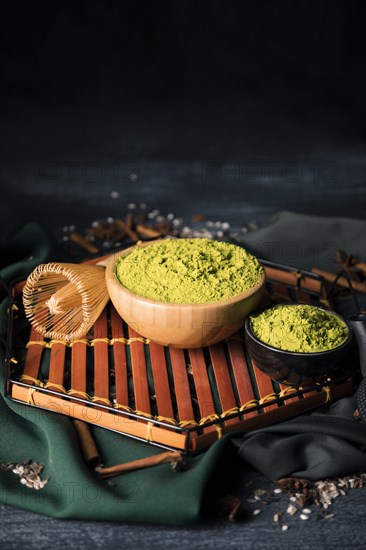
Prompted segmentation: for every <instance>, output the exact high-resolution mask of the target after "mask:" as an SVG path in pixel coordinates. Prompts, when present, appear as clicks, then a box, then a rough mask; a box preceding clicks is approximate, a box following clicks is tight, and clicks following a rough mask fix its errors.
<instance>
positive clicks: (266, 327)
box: [250, 304, 348, 353]
mask: <svg viewBox="0 0 366 550" xmlns="http://www.w3.org/2000/svg"><path fill="white" fill-rule="evenodd" d="M250 319H251V328H252V331H253V333H254V334H255V336H256V337H257V338H258V339H259V340H261V341H262V342H264V343H265V344H269V345H270V346H272V347H274V348H278V349H282V350H285V351H294V352H305V353H306V352H307V353H315V352H319V351H326V350H330V349H333V348H336V347H338V346H340V345H341V344H342V343H343V342H344V341H345V340H346V338H347V336H348V329H347V325H346V324H345V323H344V322H343V321H341V320H340V319H339V318H338V317H336V316H335V315H332V314H331V313H327V312H326V311H323V310H321V309H318V308H316V307H314V306H310V305H305V304H304V305H302V304H299V305H293V306H286V305H278V306H274V307H272V308H270V309H267V310H265V311H263V312H262V313H259V314H257V315H252V316H251V317H250Z"/></svg>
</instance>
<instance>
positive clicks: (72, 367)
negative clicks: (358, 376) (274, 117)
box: [7, 261, 353, 453]
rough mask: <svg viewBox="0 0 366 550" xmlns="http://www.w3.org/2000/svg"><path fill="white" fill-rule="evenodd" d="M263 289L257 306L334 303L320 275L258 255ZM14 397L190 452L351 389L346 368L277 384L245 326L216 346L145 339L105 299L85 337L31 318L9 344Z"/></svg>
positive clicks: (16, 316)
mask: <svg viewBox="0 0 366 550" xmlns="http://www.w3.org/2000/svg"><path fill="white" fill-rule="evenodd" d="M262 263H263V265H264V267H265V269H266V275H267V281H268V282H267V290H266V292H265V294H264V297H263V300H262V304H261V306H263V307H264V306H267V305H269V304H273V303H278V302H284V301H287V302H307V303H314V304H319V303H321V304H322V306H323V307H324V306H327V305H329V304H328V302H327V300H326V288H325V285H324V281H323V280H322V278H321V277H319V276H317V275H314V274H312V273H308V272H304V271H297V270H295V271H294V270H292V269H291V268H287V267H285V266H278V265H276V264H272V263H270V262H265V261H262ZM23 285H24V282H23V283H18V284H16V285H14V286H13V289H12V294H13V308H11V312H12V313H11V317H12V319H11V323H10V329H9V331H10V334H9V335H8V336H9V338H8V341H11V339H12V338H13V335H14V334H16V333H17V331H16V327H17V323H20V322H22V323H24V322H25V319H24V314H23V312H22V305H21V290H22V286H23ZM12 347H13V351H12V354H13V355H15V358H16V359H17V361H18V363H17V365H15V367H14V364H13V363H11V362H10V361H8V364H9V365H8V366H9V369H10V367H12V369H13V370H12V372H11V373H10V374H9V377H8V388H7V391H8V395H9V396H10V397H11V398H12V399H14V400H16V401H20V402H23V403H26V404H28V405H31V406H35V407H40V408H43V409H48V410H51V411H54V412H56V413H59V414H64V415H68V416H71V417H74V418H78V419H81V420H84V421H86V422H89V423H91V424H96V425H98V426H102V427H104V428H107V429H111V430H114V431H116V432H120V433H123V434H125V435H127V436H131V437H134V438H137V439H141V440H144V441H147V442H149V443H152V444H155V445H158V446H161V447H164V448H169V449H179V450H182V451H185V452H187V453H190V452H196V451H199V450H202V449H205V448H207V447H208V446H210V445H211V444H212V443H213V442H214V441H216V440H217V439H218V438H220V437H221V436H222V434H224V433H227V432H232V431H237V430H252V429H255V428H259V427H263V426H266V425H270V424H274V423H276V422H279V421H282V420H284V419H287V418H290V417H293V416H296V415H298V414H300V413H303V412H305V411H309V410H312V409H314V408H315V407H318V406H320V405H322V404H324V403H326V402H327V401H329V400H334V399H338V398H339V397H342V396H345V395H349V394H350V393H351V392H352V389H353V388H352V381H351V379H347V378H346V376H345V377H344V378H343V379H340V380H333V381H330V382H329V383H328V385H327V386H326V387H323V386H321V385H316V386H312V387H308V388H300V389H298V388H292V387H285V386H280V385H278V384H277V383H275V382H272V381H271V380H270V379H269V378H268V377H267V376H266V375H264V374H263V373H262V372H261V371H260V370H259V369H258V368H257V367H256V365H255V364H253V362H252V361H251V359H250V357H249V356H248V353H247V350H246V347H245V343H244V333H243V330H241V331H239V332H238V333H237V334H235V335H234V336H232V337H231V338H229V339H227V340H226V341H223V342H220V343H218V344H215V345H213V346H210V347H207V348H202V349H195V350H179V349H173V348H168V347H163V346H160V345H158V344H156V343H153V342H148V341H146V340H145V339H144V338H143V337H141V336H140V335H138V334H137V333H136V332H135V331H134V330H133V329H132V328H131V327H128V326H127V325H126V324H125V323H124V322H123V321H122V319H121V318H120V316H119V315H118V314H117V312H116V311H115V309H114V308H113V306H112V304H111V303H109V304H108V305H107V307H106V308H105V310H104V311H103V312H102V314H101V315H100V317H99V319H98V320H97V321H96V323H95V325H94V327H93V328H92V330H91V331H90V332H89V333H88V334H87V335H85V338H81V339H80V340H78V341H76V342H74V343H73V344H71V345H67V344H65V343H64V342H58V341H50V340H49V339H43V337H42V336H40V335H39V334H38V333H37V332H36V331H35V330H34V329H31V327H30V326H28V329H27V330H26V335H25V337H24V340H22V341H14V342H13V346H12Z"/></svg>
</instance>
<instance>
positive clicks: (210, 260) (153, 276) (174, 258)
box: [115, 238, 263, 304]
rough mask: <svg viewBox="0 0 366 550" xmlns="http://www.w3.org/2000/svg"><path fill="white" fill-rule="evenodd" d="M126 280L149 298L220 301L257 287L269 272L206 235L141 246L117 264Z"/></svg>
mask: <svg viewBox="0 0 366 550" xmlns="http://www.w3.org/2000/svg"><path fill="white" fill-rule="evenodd" d="M115 273H116V276H117V278H118V280H119V281H120V283H121V284H122V285H123V286H125V287H126V288H128V289H129V290H131V291H132V292H135V293H136V294H140V295H141V296H144V297H145V298H150V299H153V300H158V301H162V302H169V303H178V304H195V303H207V302H216V301H218V300H223V299H225V298H231V297H233V296H236V295H237V294H240V293H241V292H243V291H244V290H248V289H250V288H252V287H254V286H255V285H256V284H257V283H258V282H259V279H260V278H261V276H262V274H263V268H262V266H261V265H260V263H259V262H258V260H257V258H255V257H254V256H252V255H251V254H249V253H248V252H247V251H246V250H244V249H243V248H241V247H239V246H235V245H233V244H229V243H226V242H220V241H215V240H212V239H205V238H194V239H166V240H164V241H159V242H156V243H153V244H151V245H149V246H146V247H139V246H137V247H135V248H134V250H133V251H132V252H130V253H129V254H128V255H127V256H124V257H121V258H120V259H119V261H118V262H117V264H116V268H115Z"/></svg>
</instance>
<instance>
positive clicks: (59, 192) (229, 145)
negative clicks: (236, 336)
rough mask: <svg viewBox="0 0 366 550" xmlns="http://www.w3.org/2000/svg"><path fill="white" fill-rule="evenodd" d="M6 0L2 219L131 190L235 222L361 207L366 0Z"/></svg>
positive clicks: (70, 216) (159, 203)
mask: <svg viewBox="0 0 366 550" xmlns="http://www.w3.org/2000/svg"><path fill="white" fill-rule="evenodd" d="M2 10H3V13H2V17H1V33H0V40H1V62H2V70H1V75H2V79H1V80H2V85H1V88H0V95H1V108H2V118H1V149H0V155H1V159H0V160H1V173H0V182H1V186H2V189H3V194H2V197H1V209H0V215H1V218H2V224H3V231H4V232H5V234H9V233H11V232H12V231H13V230H14V229H15V228H17V227H19V226H21V225H23V224H24V223H25V222H26V221H30V220H36V221H40V222H41V223H42V224H44V225H46V226H48V227H50V228H54V227H57V226H58V225H62V224H64V223H77V224H79V225H80V226H81V227H83V226H85V225H87V224H88V223H89V222H90V221H91V220H93V219H100V218H105V217H107V216H115V215H119V213H120V212H123V211H124V209H125V208H126V204H127V203H128V202H129V201H148V202H149V204H152V205H153V206H154V207H158V208H160V209H161V210H163V211H167V212H169V211H171V210H173V212H176V213H177V214H179V215H182V216H188V217H189V216H190V215H191V214H192V213H194V212H196V211H199V212H203V213H207V214H208V215H209V216H210V217H212V218H215V219H227V220H228V221H230V222H231V223H233V224H237V225H240V224H241V223H244V222H246V221H248V220H249V219H251V218H256V217H259V218H260V217H261V216H264V215H265V214H267V213H271V212H274V211H276V210H280V209H290V210H294V211H297V212H309V213H315V214H324V215H333V214H334V215H345V216H351V217H352V216H354V217H363V216H364V214H365V211H366V191H365V139H366V136H365V124H364V122H365V43H364V34H365V33H364V25H365V15H366V4H365V3H364V2H362V1H333V2H324V1H313V2H312V1H307V2H301V1H300V2H291V1H281V0H276V1H267V0H263V1H260V2H247V1H236V0H232V1H228V2H223V1H217V0H211V1H198V2H197V1H196V2H194V1H173V2H171V1H156V2H144V1H141V0H138V1H133V2H129V3H124V2H118V1H113V0H112V1H96V0H89V1H86V0H82V1H79V2H65V1H60V0H59V1H57V0H56V1H53V2H48V3H39V2H27V3H21V2H11V3H8V5H7V7H6V9H4V8H2ZM131 174H132V177H131ZM136 176H137V178H136ZM113 191H117V192H118V193H119V197H118V199H112V198H111V193H112V192H113Z"/></svg>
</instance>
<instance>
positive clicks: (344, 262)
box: [335, 250, 366, 283]
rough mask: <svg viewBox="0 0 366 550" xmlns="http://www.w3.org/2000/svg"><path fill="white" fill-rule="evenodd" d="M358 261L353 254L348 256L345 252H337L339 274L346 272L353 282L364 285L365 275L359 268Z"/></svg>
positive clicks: (336, 262)
mask: <svg viewBox="0 0 366 550" xmlns="http://www.w3.org/2000/svg"><path fill="white" fill-rule="evenodd" d="M357 263H358V261H357V259H356V258H355V257H354V256H352V255H351V254H347V252H345V251H344V250H337V252H336V259H335V264H336V266H337V273H339V272H344V271H346V272H347V273H348V274H349V276H350V278H351V280H352V281H357V282H359V283H363V282H364V281H365V280H366V276H365V273H364V272H363V271H362V269H360V268H359V267H357Z"/></svg>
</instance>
